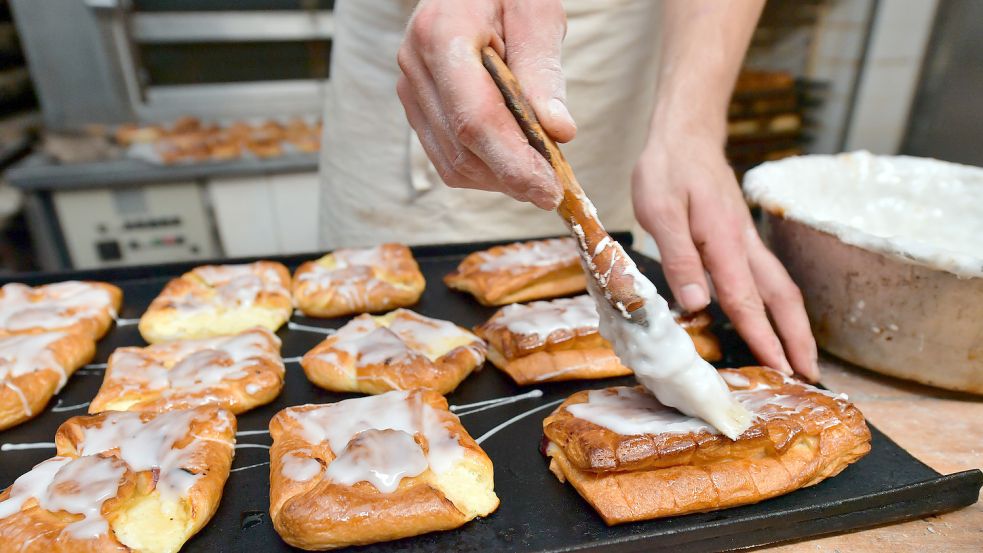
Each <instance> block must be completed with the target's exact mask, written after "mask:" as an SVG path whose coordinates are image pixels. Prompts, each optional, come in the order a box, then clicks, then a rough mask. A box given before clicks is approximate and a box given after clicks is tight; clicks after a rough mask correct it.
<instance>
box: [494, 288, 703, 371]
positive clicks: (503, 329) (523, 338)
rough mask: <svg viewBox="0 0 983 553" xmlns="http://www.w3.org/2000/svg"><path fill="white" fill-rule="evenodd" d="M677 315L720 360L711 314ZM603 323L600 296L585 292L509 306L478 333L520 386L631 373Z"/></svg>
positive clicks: (699, 346)
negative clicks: (603, 330)
mask: <svg viewBox="0 0 983 553" xmlns="http://www.w3.org/2000/svg"><path fill="white" fill-rule="evenodd" d="M673 314H674V315H675V316H676V321H677V322H679V323H680V324H682V325H683V327H684V328H685V329H686V330H687V332H688V333H689V334H690V336H691V337H692V338H693V343H694V344H695V345H696V349H697V351H698V352H699V353H700V355H701V356H702V357H703V358H704V359H707V360H710V361H716V360H718V359H720V345H719V343H718V342H717V338H716V336H714V335H713V333H712V332H710V329H709V327H710V323H711V322H712V319H711V318H710V314H709V313H707V312H705V311H701V312H699V313H694V314H692V315H682V314H680V313H678V312H673ZM598 322H599V321H598V316H597V308H596V307H595V305H594V300H593V299H591V297H590V296H588V295H583V296H577V297H575V298H560V299H556V300H552V301H537V302H532V303H527V304H518V303H517V304H512V305H508V306H506V307H503V308H502V309H499V310H498V311H497V312H496V313H495V314H494V315H493V316H492V317H491V319H489V320H488V321H487V322H485V323H484V324H481V325H479V326H477V327H475V333H476V334H477V335H478V336H480V337H481V338H483V339H484V340H485V341H486V342H488V359H489V360H490V361H491V362H492V363H493V364H494V365H495V366H496V367H498V368H499V369H501V370H503V371H505V373H507V374H508V375H509V376H511V377H512V380H515V382H516V384H519V385H520V386H525V385H528V384H535V383H537V382H557V381H561V380H584V379H594V378H610V377H614V376H624V375H628V374H631V370H630V369H628V368H626V367H625V366H624V365H622V364H621V362H620V361H618V357H617V356H616V355H615V354H614V351H613V350H612V349H611V344H610V343H608V341H607V340H605V339H604V338H602V337H601V335H600V333H599V332H598V328H597V326H598Z"/></svg>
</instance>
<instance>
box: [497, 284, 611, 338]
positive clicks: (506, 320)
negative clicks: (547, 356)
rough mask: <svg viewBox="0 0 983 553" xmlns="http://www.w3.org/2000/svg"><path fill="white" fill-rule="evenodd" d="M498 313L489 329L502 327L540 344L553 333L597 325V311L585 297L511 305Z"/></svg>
mask: <svg viewBox="0 0 983 553" xmlns="http://www.w3.org/2000/svg"><path fill="white" fill-rule="evenodd" d="M500 313H501V314H500V315H499V316H498V317H495V318H494V319H493V320H492V321H491V323H490V324H491V325H499V326H503V327H505V328H507V329H509V331H510V332H512V333H514V334H523V335H529V336H537V337H539V338H540V339H541V340H546V339H547V338H549V336H550V334H552V333H553V332H555V331H557V330H574V329H579V328H593V329H596V328H597V325H598V316H597V308H596V307H595V306H594V300H593V299H591V297H590V296H589V295H587V294H584V295H583V296H577V297H575V298H562V299H557V300H552V301H534V302H532V303H527V304H519V303H514V304H512V305H509V306H506V307H504V308H502V310H501V312H500Z"/></svg>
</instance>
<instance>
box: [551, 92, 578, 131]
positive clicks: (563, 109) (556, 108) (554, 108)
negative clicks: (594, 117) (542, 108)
mask: <svg viewBox="0 0 983 553" xmlns="http://www.w3.org/2000/svg"><path fill="white" fill-rule="evenodd" d="M546 109H548V110H549V113H550V117H552V118H553V119H563V120H564V121H566V122H567V123H569V124H570V125H572V126H573V128H575V129H576V128H577V124H576V123H574V122H573V116H572V115H570V110H568V109H567V105H566V104H564V103H563V101H562V100H560V99H559V98H553V99H551V100H550V101H549V102H548V103H547V104H546Z"/></svg>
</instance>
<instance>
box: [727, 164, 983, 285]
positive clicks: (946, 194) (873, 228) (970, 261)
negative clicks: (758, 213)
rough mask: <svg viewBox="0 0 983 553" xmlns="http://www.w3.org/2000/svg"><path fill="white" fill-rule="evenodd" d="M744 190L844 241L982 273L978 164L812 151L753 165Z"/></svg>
mask: <svg viewBox="0 0 983 553" xmlns="http://www.w3.org/2000/svg"><path fill="white" fill-rule="evenodd" d="M744 193H745V195H746V196H747V197H748V199H749V200H751V201H753V202H756V203H758V204H760V205H761V206H762V207H764V208H766V209H768V210H773V211H779V212H782V213H784V216H785V217H786V218H789V219H793V220H795V221H799V222H802V223H804V224H806V225H809V226H811V227H814V228H817V229H819V230H822V231H825V232H828V233H830V234H833V235H834V236H836V237H837V238H839V239H840V240H842V241H843V242H846V243H847V244H852V245H854V246H858V247H861V248H864V249H868V250H872V251H875V252H879V253H883V254H886V255H890V256H892V257H896V258H901V259H905V260H908V261H911V262H915V263H918V264H921V265H925V266H928V267H931V268H936V269H943V270H946V271H949V272H952V273H954V274H956V275H958V276H961V277H983V239H981V237H983V168H979V167H971V166H967V165H958V164H955V163H948V162H944V161H938V160H934V159H925V158H916V157H908V156H875V155H872V154H870V153H869V152H863V151H861V152H853V153H848V154H840V155H835V156H828V155H810V156H801V157H793V158H788V159H783V160H781V161H772V162H767V163H764V164H762V165H759V166H758V167H756V168H754V169H752V170H751V171H749V172H748V173H747V175H746V176H745V177H744Z"/></svg>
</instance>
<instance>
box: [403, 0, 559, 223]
mask: <svg viewBox="0 0 983 553" xmlns="http://www.w3.org/2000/svg"><path fill="white" fill-rule="evenodd" d="M438 4H439V7H440V10H441V11H439V13H438V12H437V8H436V7H434V6H437V5H438ZM465 4H468V3H466V2H464V3H462V2H459V1H456V2H443V3H441V2H429V3H427V4H426V5H424V4H421V5H420V8H419V9H418V10H417V12H416V13H415V14H414V16H413V19H412V20H411V22H410V26H409V28H408V30H407V36H406V39H405V41H404V44H403V46H402V47H401V48H400V51H399V55H398V61H399V65H400V68H401V69H402V70H403V74H404V76H405V82H404V83H402V84H401V85H400V86H399V87H398V89H399V90H398V92H399V95H400V99H401V101H402V102H403V105H404V107H405V108H406V110H407V117H409V118H411V125H413V128H414V129H415V130H416V131H417V133H418V134H419V135H420V137H421V143H423V144H424V149H425V150H426V151H427V153H428V155H430V156H431V160H432V161H433V162H434V165H435V166H436V167H437V169H438V172H440V173H441V176H442V177H444V178H445V181H446V182H447V183H448V184H449V185H451V186H462V187H468V188H480V189H494V190H498V191H501V192H504V193H506V194H509V195H510V196H512V197H514V198H516V199H519V200H523V201H531V202H532V203H534V204H536V205H537V206H539V207H541V208H543V209H554V208H555V207H556V206H557V204H558V203H559V201H560V197H561V194H562V189H561V186H560V184H559V183H558V182H557V180H556V175H555V174H554V173H553V170H552V168H551V167H550V166H549V164H548V163H547V162H546V160H545V159H543V157H542V156H541V155H540V154H539V153H538V152H537V151H536V150H535V149H533V148H532V147H531V146H530V145H529V143H528V141H527V140H526V138H525V136H524V135H523V134H522V131H521V130H520V129H519V126H518V124H517V123H516V122H515V119H514V118H513V116H512V114H511V112H509V110H508V108H507V107H506V106H505V102H504V99H503V98H502V95H501V93H500V92H499V91H498V88H497V87H496V86H495V84H494V82H493V81H492V79H491V76H490V75H489V74H488V72H487V71H486V70H485V68H484V66H483V65H482V63H481V58H480V48H481V47H482V46H484V45H486V44H496V40H495V39H496V37H497V36H498V35H499V34H502V30H501V25H500V24H501V22H500V21H499V22H498V24H496V22H495V21H494V20H493V19H494V17H497V16H496V15H495V14H494V13H486V12H494V10H487V9H486V8H487V7H488V6H489V4H488V3H485V2H480V3H477V4H476V5H475V6H476V7H475V10H477V11H476V12H475V13H472V12H469V11H467V10H464V9H463V7H464V5H465ZM432 7H433V8H432ZM428 8H432V9H428ZM437 15H439V17H437ZM561 15H562V12H561ZM521 32H522V31H521V29H520V30H517V31H515V32H514V33H513V34H512V35H510V39H511V38H514V39H515V40H516V41H519V42H521V41H522V40H524V39H525V38H526V37H523V36H522V34H521ZM513 35H515V36H513ZM561 36H562V33H561ZM499 42H500V41H499ZM498 45H499V46H501V44H498ZM411 111H415V113H414V114H413V115H410V112H411ZM427 129H429V131H428V130H427ZM428 133H429V134H430V135H432V136H428ZM428 143H429V144H428ZM437 150H439V151H440V153H441V154H442V156H441V155H436V154H435V153H434V152H436V151H437ZM441 157H442V159H441ZM441 164H442V165H443V167H441V166H440V165H441ZM445 175H446V177H445Z"/></svg>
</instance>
